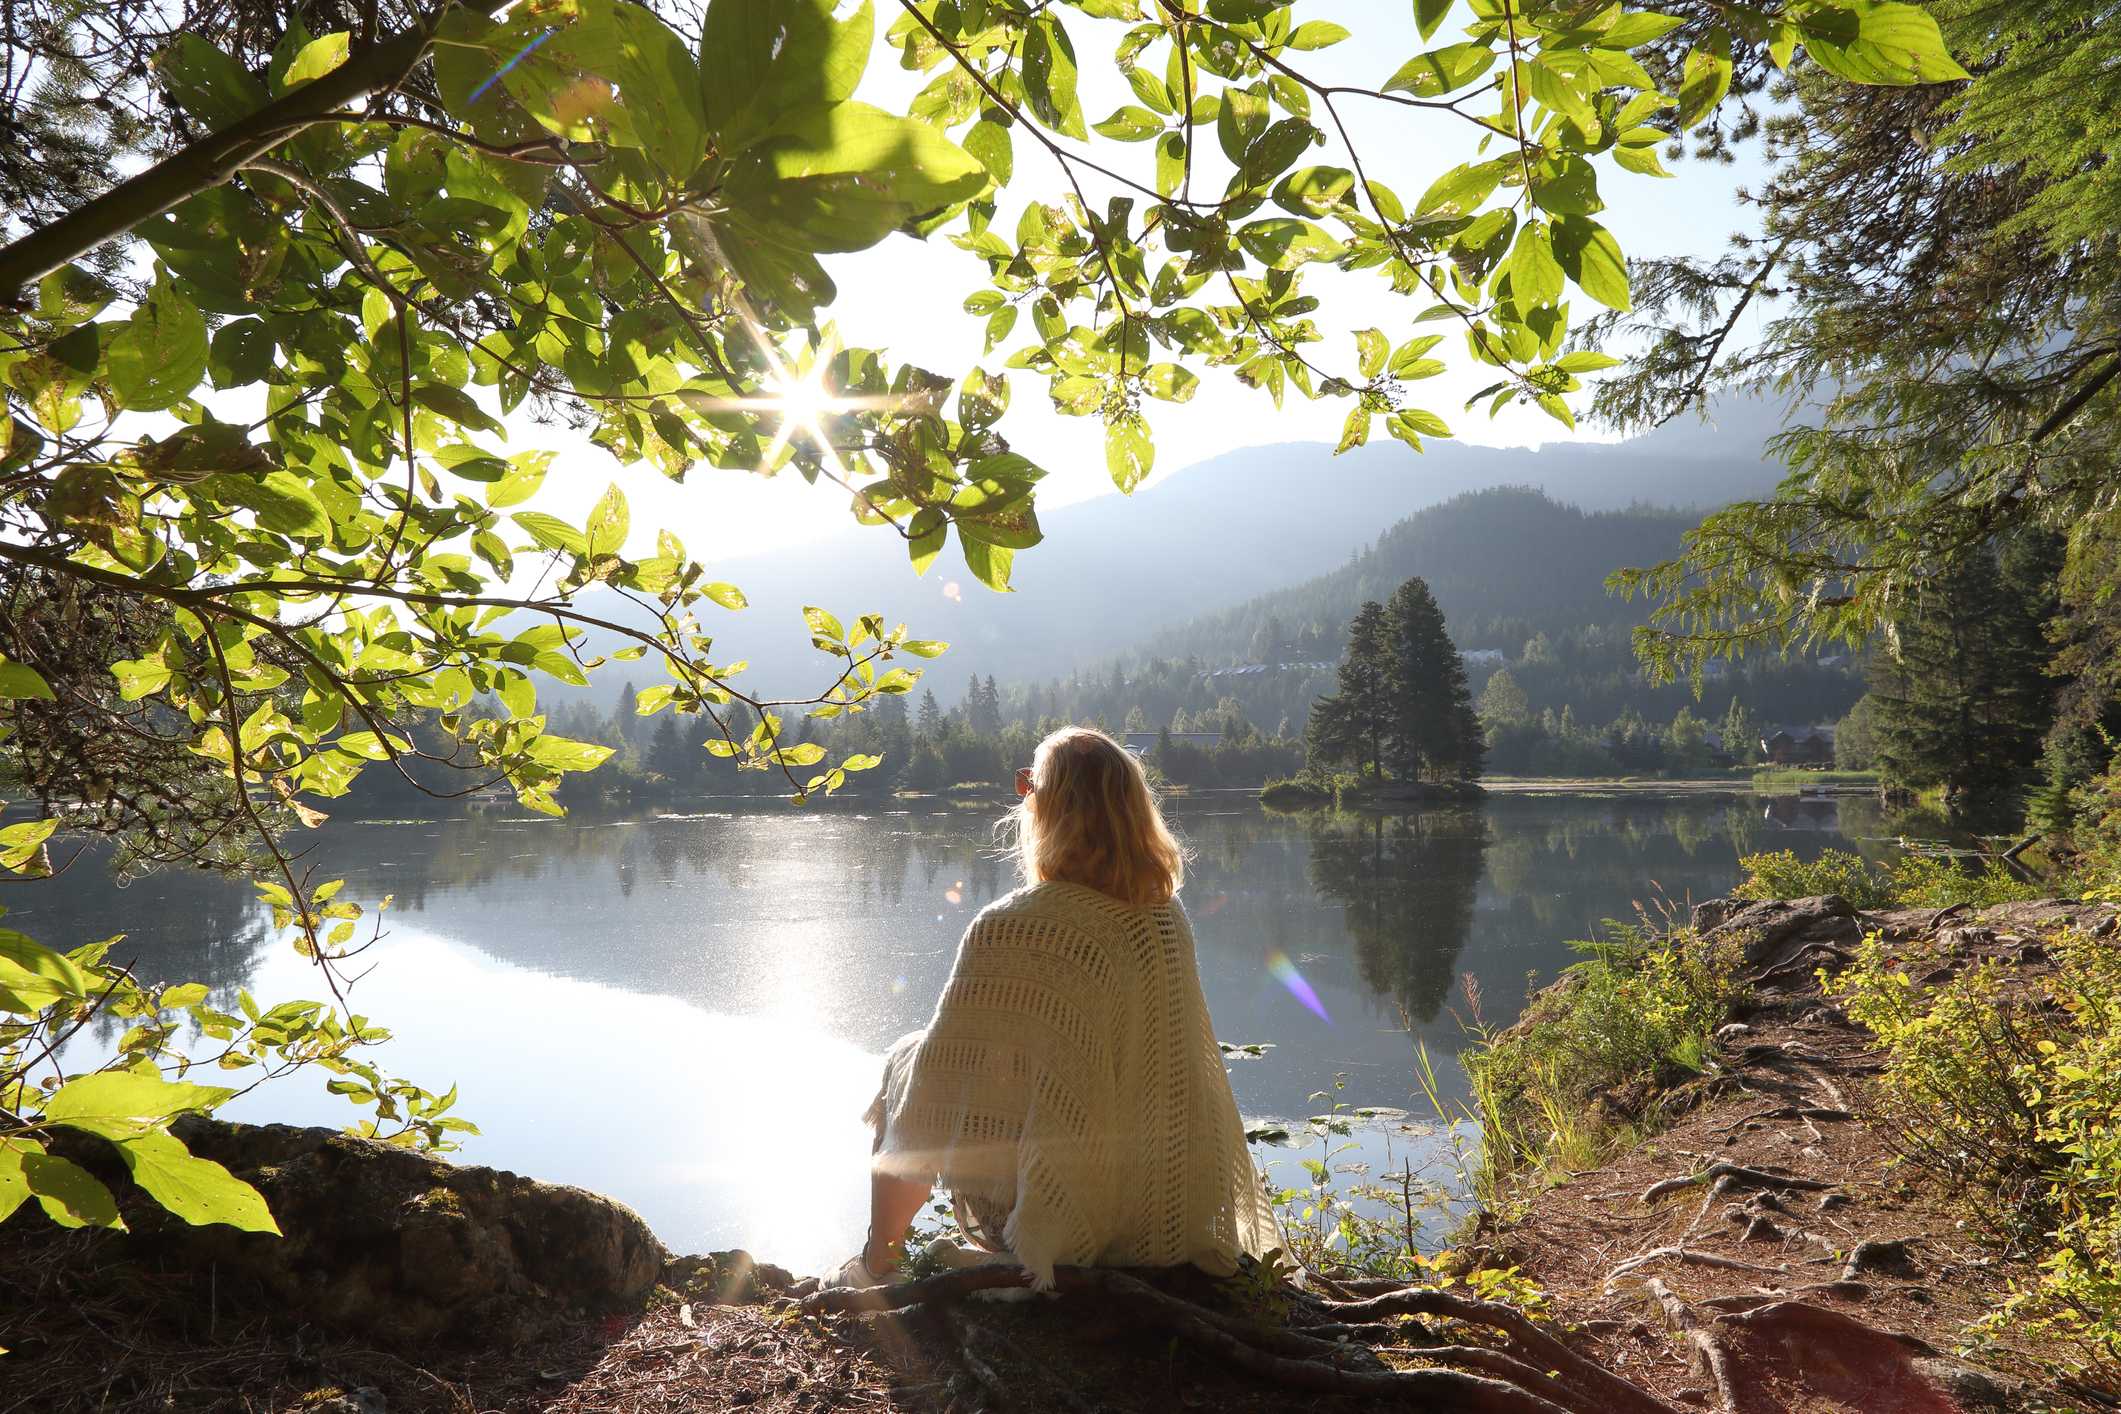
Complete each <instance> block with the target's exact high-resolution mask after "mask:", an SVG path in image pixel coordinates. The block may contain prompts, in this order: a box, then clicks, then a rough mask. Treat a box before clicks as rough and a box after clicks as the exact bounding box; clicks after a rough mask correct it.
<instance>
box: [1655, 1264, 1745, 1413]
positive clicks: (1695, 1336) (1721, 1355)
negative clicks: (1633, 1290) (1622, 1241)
mask: <svg viewBox="0 0 2121 1414" xmlns="http://www.w3.org/2000/svg"><path fill="white" fill-rule="evenodd" d="M1645 1285H1646V1286H1647V1287H1648V1289H1649V1293H1650V1295H1651V1296H1652V1297H1653V1298H1654V1299H1655V1300H1656V1302H1657V1304H1658V1306H1660V1307H1661V1308H1663V1310H1664V1315H1665V1319H1666V1320H1668V1321H1670V1322H1671V1323H1672V1328H1673V1329H1674V1330H1676V1331H1678V1332H1679V1334H1680V1337H1681V1338H1682V1339H1683V1340H1685V1341H1686V1343H1687V1349H1688V1351H1689V1352H1690V1356H1689V1358H1690V1361H1691V1363H1692V1364H1693V1366H1694V1368H1695V1371H1696V1372H1697V1373H1698V1374H1700V1375H1701V1376H1702V1377H1703V1378H1705V1379H1708V1380H1711V1381H1713V1382H1714V1384H1715V1386H1716V1400H1717V1407H1718V1408H1719V1410H1720V1411H1721V1414H1739V1403H1738V1382H1737V1379H1736V1377H1735V1375H1734V1374H1733V1371H1732V1366H1733V1365H1734V1364H1736V1363H1737V1362H1736V1361H1735V1360H1733V1359H1732V1357H1731V1352H1730V1349H1729V1347H1728V1346H1726V1345H1725V1344H1724V1342H1723V1341H1722V1340H1721V1339H1720V1338H1718V1336H1717V1335H1716V1333H1715V1332H1714V1331H1712V1330H1710V1329H1709V1327H1708V1324H1707V1323H1706V1322H1704V1321H1703V1320H1702V1319H1701V1318H1700V1317H1699V1316H1698V1315H1696V1314H1695V1313H1694V1308H1693V1307H1692V1306H1690V1305H1688V1304H1687V1303H1686V1302H1685V1301H1684V1300H1683V1299H1681V1297H1680V1296H1679V1294H1678V1293H1677V1292H1675V1291H1673V1290H1672V1289H1671V1288H1670V1287H1668V1286H1666V1285H1665V1284H1664V1283H1663V1282H1662V1281H1661V1280H1659V1279H1658V1278H1656V1277H1651V1278H1650V1279H1649V1281H1648V1282H1647V1283H1645Z"/></svg>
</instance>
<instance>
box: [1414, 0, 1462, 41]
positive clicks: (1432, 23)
mask: <svg viewBox="0 0 2121 1414" xmlns="http://www.w3.org/2000/svg"><path fill="white" fill-rule="evenodd" d="M1456 3H1457V0H1414V24H1415V26H1416V27H1417V28H1418V29H1420V31H1421V39H1422V43H1424V44H1426V43H1428V41H1429V40H1430V39H1431V38H1433V37H1434V36H1435V34H1436V31H1437V30H1438V29H1439V28H1440V27H1441V26H1442V25H1443V21H1444V16H1446V15H1448V14H1450V13H1451V6H1452V5H1454V4H1456Z"/></svg>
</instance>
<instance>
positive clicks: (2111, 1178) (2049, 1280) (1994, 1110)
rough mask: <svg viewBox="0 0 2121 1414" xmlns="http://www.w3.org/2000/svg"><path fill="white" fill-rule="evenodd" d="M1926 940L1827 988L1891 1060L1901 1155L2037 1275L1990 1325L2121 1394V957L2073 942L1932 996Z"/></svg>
mask: <svg viewBox="0 0 2121 1414" xmlns="http://www.w3.org/2000/svg"><path fill="white" fill-rule="evenodd" d="M1936 948H1937V945H1936V944H1935V943H1934V942H1930V943H1927V944H1924V945H1919V946H1916V947H1913V948H1910V949H1904V950H1893V949H1888V947H1887V946H1886V945H1885V943H1884V942H1883V941H1881V940H1880V938H1879V937H1878V936H1877V935H1876V934H1873V935H1872V936H1871V937H1869V938H1867V939H1866V940H1865V941H1864V942H1863V944H1862V945H1861V947H1860V948H1859V949H1858V951H1857V959H1856V962H1855V963H1854V965H1852V966H1851V967H1850V968H1848V970H1846V971H1845V972H1843V973H1842V974H1841V975H1840V976H1839V977H1838V978H1836V979H1834V980H1833V981H1831V982H1830V983H1829V984H1828V990H1829V992H1830V994H1831V995H1833V996H1834V997H1835V998H1837V999H1838V1000H1839V1001H1840V1002H1841V1003H1842V1005H1843V1006H1844V1007H1846V1008H1847V1010H1848V1013H1849V1015H1850V1016H1851V1017H1853V1018H1854V1019H1855V1020H1857V1021H1858V1022H1860V1023H1862V1024H1863V1025H1864V1026H1866V1027H1867V1028H1869V1029H1870V1030H1871V1031H1872V1032H1873V1033H1874V1034H1875V1035H1876V1036H1877V1037H1878V1039H1879V1041H1880V1043H1881V1044H1882V1046H1883V1049H1884V1051H1885V1054H1886V1068H1885V1071H1884V1073H1883V1075H1882V1076H1881V1077H1880V1080H1879V1083H1878V1086H1877V1089H1876V1094H1875V1097H1874V1104H1875V1106H1876V1109H1877V1112H1878V1114H1879V1116H1880V1118H1881V1119H1882V1120H1883V1121H1884V1123H1885V1125H1886V1127H1887V1132H1888V1133H1889V1135H1890V1136H1891V1138H1892V1140H1893V1143H1894V1145H1895V1147H1896V1148H1897V1149H1898V1151H1899V1153H1900V1154H1901V1155H1902V1157H1903V1159H1904V1160H1905V1161H1906V1162H1907V1163H1908V1164H1910V1165H1912V1166H1913V1167H1915V1168H1917V1169H1919V1170H1920V1171H1921V1172H1922V1173H1924V1174H1925V1175H1927V1176H1929V1177H1930V1178H1931V1179H1932V1180H1933V1181H1935V1182H1937V1183H1939V1184H1940V1185H1942V1186H1943V1187H1944V1188H1945V1189H1946V1190H1947V1191H1949V1192H1952V1193H1954V1194H1957V1195H1959V1196H1961V1197H1962V1198H1964V1199H1965V1200H1966V1202H1967V1206H1968V1212H1969V1216H1970V1217H1971V1218H1972V1219H1973V1220H1974V1221H1976V1222H1978V1223H1981V1224H1983V1225H1985V1226H1986V1227H1987V1228H1988V1229H1989V1230H1990V1232H1991V1233H1992V1234H1993V1235H1994V1236H1995V1237H1996V1238H1997V1239H1998V1240H1999V1241H2001V1242H2003V1243H2005V1244H2007V1245H2009V1246H2011V1247H2013V1248H2016V1249H2017V1250H2021V1251H2024V1250H2032V1251H2036V1252H2038V1253H2039V1254H2040V1256H2039V1260H2038V1264H2037V1268H2036V1273H2035V1274H2034V1275H2032V1276H2030V1277H2027V1278H2026V1279H2024V1280H2022V1281H2020V1282H2018V1283H2017V1284H2016V1285H2015V1287H2014V1288H2013V1291H2012V1294H2011V1296H2010V1299H2009V1300H2008V1301H2007V1302H2006V1303H2005V1304H2004V1305H2003V1306H2002V1307H2001V1308H2000V1309H1998V1310H1997V1311H1996V1312H1995V1313H1993V1314H1992V1315H1990V1316H1988V1317H1986V1318H1984V1320H1983V1322H1982V1323H1981V1324H1982V1326H1983V1327H1984V1328H1987V1329H1994V1330H2001V1329H2011V1330H2014V1331H2019V1332H2030V1333H2032V1334H2035V1335H2037V1336H2039V1337H2040V1338H2042V1339H2043V1340H2044V1341H2048V1342H2051V1343H2053V1344H2054V1345H2056V1346H2057V1347H2058V1348H2059V1347H2060V1346H2062V1345H2065V1344H2066V1345H2067V1346H2068V1347H2070V1348H2071V1349H2073V1350H2074V1351H2075V1352H2076V1354H2077V1357H2078V1359H2077V1363H2078V1364H2079V1365H2080V1367H2081V1369H2082V1372H2083V1373H2084V1374H2085V1375H2086V1376H2088V1377H2090V1378H2093V1379H2096V1380H2099V1381H2100V1382H2101V1383H2104V1384H2107V1385H2109V1386H2110V1387H2112V1388H2114V1389H2117V1390H2121V1124H2117V1122H2116V1116H2121V951H2117V950H2116V949H2115V948H2113V947H2112V946H2111V945H2110V944H2108V943H2107V942H2104V941H2102V940H2098V939H2092V938H2087V937H2083V936H2081V935H2072V934H2066V935H2063V936H2060V937H2057V938H2055V939H2052V940H2050V941H2049V943H2048V955H2049V957H2050V959H2051V960H2052V963H2053V966H2052V969H2051V970H2048V969H2043V970H2019V969H2015V968H2010V967H2006V966H2004V965H2001V964H1998V963H1995V962H1986V963H1983V964H1981V965H1980V966H1977V967H1974V968H1972V969H1970V970H1968V971H1966V972H1964V973H1962V974H1961V975H1959V976H1958V977H1955V978H1953V979H1952V980H1951V981H1949V982H1947V983H1945V984H1944V985H1942V986H1940V987H1937V988H1936V989H1934V990H1932V991H1929V992H1924V991H1922V990H1921V989H1920V988H1919V987H1918V986H1917V984H1916V983H1915V981H1914V980H1913V979H1914V977H1915V976H1917V975H1920V974H1921V973H1923V972H1924V971H1926V970H1928V969H1929V968H1930V967H1931V966H1932V965H1934V964H1935V963H1937V962H1939V961H1941V960H1942V958H1941V956H1940V955H1939V954H1938V952H1937V951H1936Z"/></svg>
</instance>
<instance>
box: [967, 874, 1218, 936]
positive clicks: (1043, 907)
mask: <svg viewBox="0 0 2121 1414" xmlns="http://www.w3.org/2000/svg"><path fill="white" fill-rule="evenodd" d="M1167 909H1168V910H1169V911H1170V912H1172V913H1174V914H1177V915H1178V916H1179V917H1181V918H1183V917H1184V916H1185V910H1184V909H1183V908H1181V907H1180V906H1179V902H1178V899H1177V897H1176V896H1175V895H1174V896H1173V897H1172V899H1171V901H1170V902H1169V903H1164V904H1159V905H1157V906H1156V907H1154V908H1141V907H1139V906H1137V905H1135V904H1131V903H1127V902H1125V901H1124V900H1121V899H1116V898H1114V897H1112V896H1111V895H1110V894H1107V893H1101V892H1100V891H1098V890H1096V889H1093V888H1091V887H1090V886H1089V885H1087V884H1070V883H1063V882H1060V881H1057V880H1053V881H1048V882H1045V883H1039V884H1025V885H1024V886H1023V887H1021V888H1018V889H1015V890H1013V891H1012V892H1010V893H1007V894H1004V895H1003V896H1002V897H1000V898H998V899H996V900H995V901H994V902H993V903H990V904H988V905H987V906H986V907H985V908H983V909H981V910H980V912H979V915H978V916H977V917H976V918H974V919H973V920H972V926H973V927H975V928H978V927H980V926H981V925H983V924H987V925H990V926H1006V920H1010V919H1017V918H1026V919H1039V920H1042V921H1046V922H1055V923H1062V924H1066V925H1069V926H1073V927H1077V928H1082V929H1086V930H1091V931H1097V930H1102V929H1105V928H1111V927H1115V926H1122V925H1125V924H1127V923H1130V922H1133V921H1135V920H1137V919H1140V918H1141V917H1143V916H1144V915H1150V916H1153V915H1155V914H1158V913H1161V912H1163V911H1165V910H1167Z"/></svg>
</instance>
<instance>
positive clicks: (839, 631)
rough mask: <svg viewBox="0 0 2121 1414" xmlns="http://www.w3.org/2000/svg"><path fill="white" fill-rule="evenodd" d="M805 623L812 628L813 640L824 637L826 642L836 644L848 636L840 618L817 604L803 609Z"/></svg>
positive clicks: (805, 625)
mask: <svg viewBox="0 0 2121 1414" xmlns="http://www.w3.org/2000/svg"><path fill="white" fill-rule="evenodd" d="M803 625H804V627H806V628H808V629H809V630H810V637H811V640H812V641H813V642H815V641H817V640H820V639H822V640H825V643H826V644H834V643H838V642H840V641H841V640H843V639H845V638H846V636H847V630H846V628H845V627H844V626H843V625H842V624H841V623H840V621H839V619H838V618H836V617H835V616H833V615H832V614H831V613H829V612H827V611H826V610H824V609H820V608H818V607H817V606H816V605H815V604H812V605H810V606H808V607H807V608H805V609H804V610H803ZM821 646H822V645H821Z"/></svg>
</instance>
